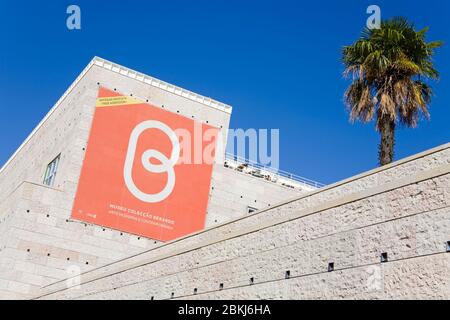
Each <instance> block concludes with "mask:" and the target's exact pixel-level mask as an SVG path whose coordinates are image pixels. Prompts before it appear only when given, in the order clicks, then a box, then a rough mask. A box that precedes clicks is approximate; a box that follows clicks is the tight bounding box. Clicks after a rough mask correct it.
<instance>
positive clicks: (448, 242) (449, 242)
mask: <svg viewBox="0 0 450 320" xmlns="http://www.w3.org/2000/svg"><path fill="white" fill-rule="evenodd" d="M446 247H447V252H450V241H447V245H446Z"/></svg>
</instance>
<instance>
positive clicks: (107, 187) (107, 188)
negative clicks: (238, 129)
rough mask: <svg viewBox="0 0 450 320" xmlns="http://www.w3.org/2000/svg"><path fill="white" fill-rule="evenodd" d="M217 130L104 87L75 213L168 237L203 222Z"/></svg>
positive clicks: (119, 227)
mask: <svg viewBox="0 0 450 320" xmlns="http://www.w3.org/2000/svg"><path fill="white" fill-rule="evenodd" d="M217 136H218V129H217V128H214V127H211V126H208V125H205V124H201V123H200V122H197V121H194V120H193V119H190V118H186V117H183V116H180V115H178V114H175V113H172V112H169V111H166V110H164V109H163V108H159V107H155V106H152V105H150V104H148V103H143V102H141V101H139V100H137V99H135V98H132V97H128V96H123V95H120V94H119V93H117V92H114V91H110V90H107V89H105V88H100V90H99V95H98V98H97V103H96V109H95V114H94V119H93V123H92V128H91V133H90V136H89V141H88V146H87V149H86V155H85V159H84V162H83V168H82V170H81V176H80V180H79V183H78V190H77V194H76V196H75V202H74V206H73V210H72V218H74V219H78V220H82V221H85V222H89V223H94V224H97V225H101V226H106V227H110V228H113V229H117V230H121V231H126V232H130V233H133V234H136V235H141V236H145V237H148V238H152V239H157V240H161V241H167V240H171V239H175V238H178V237H181V236H184V235H186V234H189V233H192V232H195V231H198V230H201V229H203V228H204V224H205V217H206V209H207V205H208V198H209V189H210V183H211V174H212V166H213V163H212V162H213V161H211V159H214V153H215V146H216V140H217ZM208 157H209V159H208Z"/></svg>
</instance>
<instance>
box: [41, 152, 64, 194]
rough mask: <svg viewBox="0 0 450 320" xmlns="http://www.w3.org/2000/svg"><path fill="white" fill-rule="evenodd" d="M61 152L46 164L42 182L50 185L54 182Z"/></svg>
mask: <svg viewBox="0 0 450 320" xmlns="http://www.w3.org/2000/svg"><path fill="white" fill-rule="evenodd" d="M60 157H61V154H59V155H58V156H57V157H56V158H55V159H53V161H52V162H50V163H49V164H48V166H47V170H46V171H45V176H44V184H45V185H47V186H49V187H52V186H53V184H54V183H55V178H56V171H57V170H58V164H59V158H60Z"/></svg>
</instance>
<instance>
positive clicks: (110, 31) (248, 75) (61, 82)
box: [0, 0, 450, 183]
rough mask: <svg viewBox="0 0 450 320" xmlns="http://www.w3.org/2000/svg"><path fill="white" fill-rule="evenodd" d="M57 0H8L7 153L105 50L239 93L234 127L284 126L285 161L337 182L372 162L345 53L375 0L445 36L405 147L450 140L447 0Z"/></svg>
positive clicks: (1, 95) (402, 136)
mask: <svg viewBox="0 0 450 320" xmlns="http://www.w3.org/2000/svg"><path fill="white" fill-rule="evenodd" d="M55 2H56V1H29V2H27V1H20V2H18V1H8V3H6V2H5V1H4V2H2V6H1V10H0V39H1V42H0V141H1V147H0V163H4V162H5V161H6V160H7V159H8V158H9V156H10V155H11V154H12V153H13V152H14V150H15V149H16V148H17V147H18V146H19V145H20V144H21V142H22V141H23V140H24V139H25V138H26V136H27V135H28V134H29V133H30V132H31V130H32V129H33V128H34V127H35V125H36V124H37V123H38V122H39V121H40V120H41V119H42V117H44V115H45V114H46V113H47V111H48V110H49V109H50V107H51V106H52V105H53V104H54V103H55V101H56V100H57V99H58V98H59V97H60V96H61V95H62V93H63V92H64V91H65V90H66V88H67V87H68V86H69V85H70V83H71V82H72V81H73V80H74V79H75V77H76V76H77V75H78V74H79V73H80V72H81V70H82V69H83V68H84V66H85V65H86V64H87V63H88V62H89V60H90V59H91V58H92V57H93V56H95V55H98V56H100V57H103V58H106V59H108V60H112V61H114V62H117V63H119V64H122V65H125V66H127V67H130V68H133V69H136V70H139V71H141V72H144V73H147V74H150V75H152V76H154V77H157V78H160V79H163V80H165V81H168V82H171V83H174V84H176V85H179V86H181V87H185V88H187V89H190V90H192V91H195V92H198V93H200V94H203V95H206V96H211V97H213V98H216V99H218V100H220V101H223V102H225V103H228V104H231V105H233V107H234V110H233V115H232V120H231V127H232V128H279V129H280V168H281V169H284V170H287V171H291V172H293V173H297V174H299V175H303V176H306V177H308V178H311V179H315V180H318V181H320V182H324V183H331V182H335V181H338V180H341V179H344V178H346V177H349V176H352V175H355V174H358V173H360V172H363V171H366V170H369V169H371V168H374V167H376V166H377V150H378V141H379V137H378V134H377V133H376V132H375V130H374V125H373V124H368V125H361V124H355V125H352V124H350V123H349V121H348V116H347V113H346V111H345V107H344V105H343V99H342V97H343V93H344V91H345V88H346V86H347V85H348V82H347V81H346V80H344V79H343V78H342V75H341V74H342V70H343V67H342V65H341V63H340V50H341V48H342V46H343V45H346V44H350V43H351V42H353V41H354V40H355V39H356V38H357V37H358V36H359V34H360V31H361V29H362V27H363V26H364V25H365V21H366V19H367V17H368V15H367V14H366V8H367V6H368V5H370V4H377V5H379V6H380V7H381V10H382V17H383V18H389V17H392V16H398V15H402V16H405V17H407V18H408V19H410V20H411V21H414V22H415V24H416V25H417V27H418V28H422V27H424V26H430V28H431V29H430V32H429V40H443V41H445V42H446V45H445V46H444V48H442V49H440V50H439V51H438V53H437V55H436V58H435V62H436V66H437V68H438V69H439V70H440V72H441V80H440V81H439V82H438V83H435V84H434V89H435V97H434V101H433V103H432V106H431V116H432V118H431V121H429V122H426V121H424V122H421V123H420V124H419V127H418V128H416V129H414V130H413V129H400V130H398V131H397V142H396V159H401V158H403V157H405V156H408V155H412V154H414V153H417V152H420V151H423V150H426V149H429V148H432V147H435V146H437V145H440V144H443V143H446V142H448V141H450V139H449V138H450V126H449V118H450V106H449V103H450V90H449V88H450V61H449V59H448V58H449V57H450V28H449V21H450V1H448V0H428V1H416V0H409V1H380V0H377V1H372V2H368V1H331V0H330V1H308V2H305V3H302V2H300V1H283V0H278V1H242V0H241V1H234V0H226V1H213V0H209V1H175V0H174V1H164V2H167V3H164V2H163V1H132V0H130V1H74V2H66V1H58V2H57V3H55ZM69 4H77V5H79V6H80V8H81V12H82V21H81V23H82V29H81V30H78V31H69V30H68V29H67V28H66V18H67V15H66V8H67V6H68V5H69Z"/></svg>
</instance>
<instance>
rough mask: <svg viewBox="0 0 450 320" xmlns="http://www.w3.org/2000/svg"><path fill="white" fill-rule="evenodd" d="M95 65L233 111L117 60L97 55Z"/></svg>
mask: <svg viewBox="0 0 450 320" xmlns="http://www.w3.org/2000/svg"><path fill="white" fill-rule="evenodd" d="M91 62H92V63H93V64H94V65H96V66H99V67H102V68H104V69H107V70H111V71H113V72H117V73H119V74H121V75H123V76H126V77H129V78H131V79H134V80H137V81H141V82H144V83H146V84H148V85H151V86H153V87H156V88H159V89H161V90H164V91H167V92H170V93H173V94H176V95H179V96H181V97H183V98H186V99H189V100H192V101H195V102H198V103H201V104H203V105H205V106H208V107H211V108H214V109H218V110H220V111H223V112H226V113H230V114H231V111H232V109H233V108H232V107H231V106H230V105H228V104H225V103H222V102H219V101H217V100H214V99H212V98H209V97H205V96H203V95H200V94H198V93H195V92H192V91H190V90H187V89H183V88H181V87H178V86H176V85H174V84H171V83H168V82H166V81H163V80H160V79H157V78H155V77H152V76H149V75H147V74H144V73H142V72H139V71H136V70H133V69H130V68H127V67H124V66H122V65H120V64H118V63H115V62H111V61H109V60H106V59H103V58H101V57H98V56H95V57H94V58H93V59H92V61H91Z"/></svg>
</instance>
